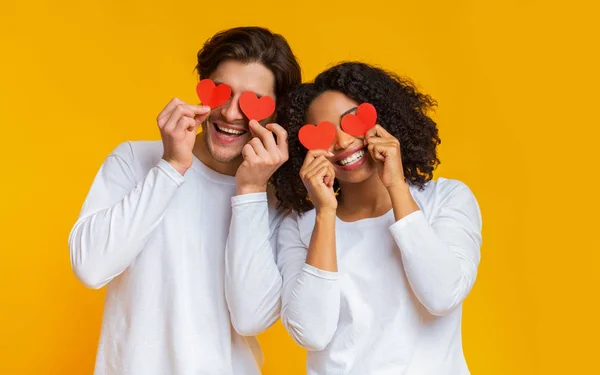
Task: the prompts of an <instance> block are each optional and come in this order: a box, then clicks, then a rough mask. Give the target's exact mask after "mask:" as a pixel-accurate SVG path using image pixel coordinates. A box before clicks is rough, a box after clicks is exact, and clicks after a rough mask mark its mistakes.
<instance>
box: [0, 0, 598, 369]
mask: <svg viewBox="0 0 600 375" xmlns="http://www.w3.org/2000/svg"><path fill="white" fill-rule="evenodd" d="M593 3H594V2H593V1H589V2H587V4H586V3H585V2H584V1H579V0H572V1H564V2H554V1H550V2H548V1H546V2H542V1H514V0H509V1H498V0H496V1H483V0H480V1H466V0H455V1H442V0H431V1H426V2H419V1H410V2H409V1H391V0H390V1H389V2H382V1H374V0H370V1H364V2H359V1H343V2H333V1H322V2H321V1H315V0H307V1H301V2H289V3H288V2H287V1H284V0H281V1H280V2H273V1H271V2H265V1H262V2H261V1H254V2H253V1H233V0H230V1H222V2H214V1H213V2H207V1H173V2H172V1H169V2H167V1H151V0H146V1H123V0H111V1H108V0H107V1H74V0H73V1H44V0H38V1H23V2H20V3H19V4H18V5H17V2H16V1H4V2H3V3H2V5H1V8H0V32H1V39H0V40H1V48H0V53H1V56H0V57H1V69H0V124H1V128H0V129H1V132H0V135H1V141H0V142H1V144H2V147H1V148H0V151H1V152H2V155H1V156H0V173H1V175H2V183H1V184H0V197H1V198H0V199H1V203H2V205H1V207H0V228H1V231H2V234H1V235H2V240H1V242H0V247H1V251H0V265H1V266H0V267H1V269H0V304H1V305H0V357H1V358H0V374H6V375H12V374H52V375H54V374H56V375H59V374H60V375H63V374H91V372H92V369H93V362H94V357H95V351H96V345H97V339H98V335H99V330H100V322H101V313H102V307H103V296H104V292H103V291H92V290H88V289H85V288H84V287H83V286H82V285H81V284H79V283H78V282H77V281H76V279H75V277H74V276H73V274H72V272H71V270H70V265H69V255H68V248H67V236H68V233H69V230H70V228H71V226H72V225H73V223H74V222H75V219H76V217H77V215H78V213H79V209H80V207H81V204H82V203H83V199H84V197H85V195H86V193H87V189H88V188H89V186H90V184H91V182H92V178H93V177H94V175H95V173H96V171H97V169H98V167H99V166H100V164H101V163H102V161H103V160H104V158H105V157H106V155H107V154H108V153H109V152H110V151H111V150H112V149H113V148H114V147H115V146H116V145H117V144H119V143H121V142H123V141H126V140H139V139H158V137H159V134H158V132H157V128H156V124H155V117H156V115H157V114H158V112H159V111H160V110H161V109H162V107H163V106H164V105H165V104H166V103H167V101H168V100H169V99H170V98H171V97H172V96H178V97H180V98H182V99H184V100H187V101H195V100H196V97H195V93H194V86H195V82H196V77H195V75H194V73H193V71H192V69H193V67H194V65H195V54H196V52H197V50H198V49H199V48H200V47H201V45H202V43H203V42H204V41H205V39H206V38H208V37H209V36H211V35H212V34H213V33H214V32H216V31H218V30H221V29H224V28H228V27H232V26H238V25H261V26H266V27H269V28H271V29H272V30H274V31H276V32H280V33H282V34H284V35H285V36H286V37H287V38H288V40H289V42H290V43H291V45H292V47H293V49H294V51H295V53H296V54H297V56H298V57H299V59H300V61H301V64H302V67H303V73H304V77H305V79H312V78H313V77H314V76H315V74H316V73H318V72H319V71H321V70H322V69H324V68H325V67H326V66H327V65H328V64H330V63H332V62H337V61H340V60H346V59H360V60H364V61H367V62H371V63H378V64H379V65H381V66H383V67H385V68H388V69H391V70H394V71H396V72H398V73H399V74H402V75H407V76H409V77H411V78H412V79H414V80H415V81H416V82H417V84H418V85H419V87H421V88H422V89H423V90H424V91H426V92H428V93H430V94H432V95H433V96H434V97H435V98H436V99H437V100H438V101H439V103H440V105H439V109H438V111H437V113H436V115H435V116H436V119H437V121H438V123H439V126H440V129H441V136H442V140H443V142H442V145H441V148H440V153H441V159H442V165H441V167H440V168H439V169H438V173H437V176H446V177H451V178H458V179H461V180H463V181H465V182H466V183H467V184H468V185H469V186H470V187H471V188H472V189H473V191H474V192H475V194H476V196H477V197H478V199H479V202H480V204H481V208H482V212H483V217H484V233H483V235H484V237H483V238H484V245H483V248H482V254H483V258H482V263H481V266H480V273H479V278H478V280H477V282H476V284H475V288H474V290H473V292H472V294H471V295H470V297H469V298H468V299H467V301H466V303H465V312H464V328H463V332H464V348H465V353H466V357H467V361H468V363H469V365H470V368H471V371H472V373H473V374H482V375H492V374H498V375H507V374H592V373H600V372H599V366H598V364H597V363H598V362H597V351H598V349H599V345H598V336H599V334H600V329H599V325H598V319H599V318H598V316H597V312H598V302H597V299H598V297H599V293H598V291H597V289H598V286H599V281H600V280H599V276H598V274H599V273H600V272H599V271H598V270H597V265H598V260H599V259H600V257H599V255H598V250H599V246H598V242H599V241H598V234H599V232H600V231H599V230H598V225H599V224H600V220H599V219H598V217H597V215H598V212H600V207H599V203H598V199H597V194H598V193H597V192H598V185H597V182H596V181H597V169H596V165H597V158H598V157H597V152H598V149H599V147H598V146H597V139H598V135H599V131H598V126H599V124H598V120H597V117H596V116H597V114H596V113H595V112H594V111H595V110H596V109H597V108H598V87H599V84H600V80H599V79H598V78H599V77H598V73H597V69H598V66H599V65H600V64H599V61H598V56H597V53H598V52H597V49H598V40H599V38H598V36H599V33H598V30H597V24H598V19H597V18H598V6H596V5H592V4H593ZM284 7H285V8H284ZM390 293H393V290H392V289H391V290H390ZM260 339H261V342H262V344H263V348H264V351H265V355H266V365H265V367H264V373H265V374H271V375H272V374H286V375H287V374H291V375H293V374H302V373H303V369H304V362H303V361H304V353H303V351H302V350H301V349H300V348H299V347H297V346H296V345H295V344H293V342H292V341H291V339H289V338H288V336H287V335H286V333H285V332H284V330H283V329H282V327H281V325H280V324H279V323H277V325H276V326H275V327H274V328H272V329H270V330H269V331H268V332H267V333H265V334H264V335H262V336H261V338H260Z"/></svg>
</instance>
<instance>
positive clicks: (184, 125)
mask: <svg viewBox="0 0 600 375" xmlns="http://www.w3.org/2000/svg"><path fill="white" fill-rule="evenodd" d="M195 127H196V120H194V119H193V118H192V117H187V116H183V117H182V118H180V119H179V121H177V124H176V125H175V129H173V130H174V131H176V132H180V131H184V130H189V131H191V130H194V128H195Z"/></svg>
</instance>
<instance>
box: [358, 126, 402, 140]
mask: <svg viewBox="0 0 600 375" xmlns="http://www.w3.org/2000/svg"><path fill="white" fill-rule="evenodd" d="M375 137H380V138H388V137H392V138H395V137H394V136H393V135H391V134H390V133H388V131H387V130H385V129H384V128H383V126H381V125H379V124H377V125H375V126H373V127H372V128H371V129H369V130H367V132H366V133H365V143H367V142H369V141H370V140H371V139H372V138H375Z"/></svg>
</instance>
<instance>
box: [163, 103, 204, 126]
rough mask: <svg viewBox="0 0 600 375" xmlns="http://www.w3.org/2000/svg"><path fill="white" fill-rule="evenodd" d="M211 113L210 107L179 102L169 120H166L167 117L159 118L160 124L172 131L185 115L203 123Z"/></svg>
mask: <svg viewBox="0 0 600 375" xmlns="http://www.w3.org/2000/svg"><path fill="white" fill-rule="evenodd" d="M209 113H210V107H206V106H198V105H191V104H185V103H179V104H177V105H175V108H174V109H173V111H172V112H171V115H170V116H169V118H168V120H166V122H165V118H162V119H161V120H159V122H158V123H159V124H158V126H159V127H160V128H161V129H163V130H166V131H172V130H174V129H175V128H176V127H177V124H178V123H179V120H180V119H181V118H182V117H184V116H185V117H189V118H191V119H192V120H194V121H197V122H199V123H202V121H204V119H206V117H208V115H209Z"/></svg>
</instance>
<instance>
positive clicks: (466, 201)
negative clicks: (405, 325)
mask: <svg viewBox="0 0 600 375" xmlns="http://www.w3.org/2000/svg"><path fill="white" fill-rule="evenodd" d="M445 183H449V182H445ZM448 188H449V189H448V190H447V191H446V192H445V193H444V195H443V196H442V197H441V200H440V207H439V209H438V212H437V213H436V214H435V215H434V216H433V217H432V219H431V220H430V222H428V221H427V219H426V218H425V216H424V215H423V212H422V211H420V210H414V209H413V204H414V205H415V206H416V204H415V203H414V201H413V200H412V197H409V195H410V192H408V191H407V190H404V191H396V192H395V193H392V192H390V195H391V196H392V202H393V205H394V213H395V216H396V219H397V222H396V223H395V224H393V225H392V226H390V232H391V234H392V236H393V237H394V239H395V241H396V244H397V245H398V247H399V249H400V252H401V254H402V262H403V265H404V270H405V272H406V275H407V278H408V281H409V283H410V285H411V287H412V290H413V291H414V293H415V295H416V296H417V298H418V299H419V301H420V302H421V304H423V306H425V308H426V309H427V310H428V311H429V312H430V313H431V314H433V315H437V316H443V315H446V314H448V313H449V312H450V311H452V310H453V309H454V308H455V307H456V306H458V305H460V304H461V303H462V302H463V300H464V299H465V298H466V296H467V295H468V294H469V292H470V291H471V288H472V287H473V284H474V283H475V277H476V275H477V267H478V265H479V259H480V247H481V214H480V211H479V206H478V204H477V201H476V199H475V197H474V196H473V194H472V192H471V191H470V190H469V188H468V187H467V186H466V185H464V184H462V183H458V182H456V183H455V186H451V187H450V186H449V187H448ZM407 194H408V195H407ZM411 202H412V203H411Z"/></svg>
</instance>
